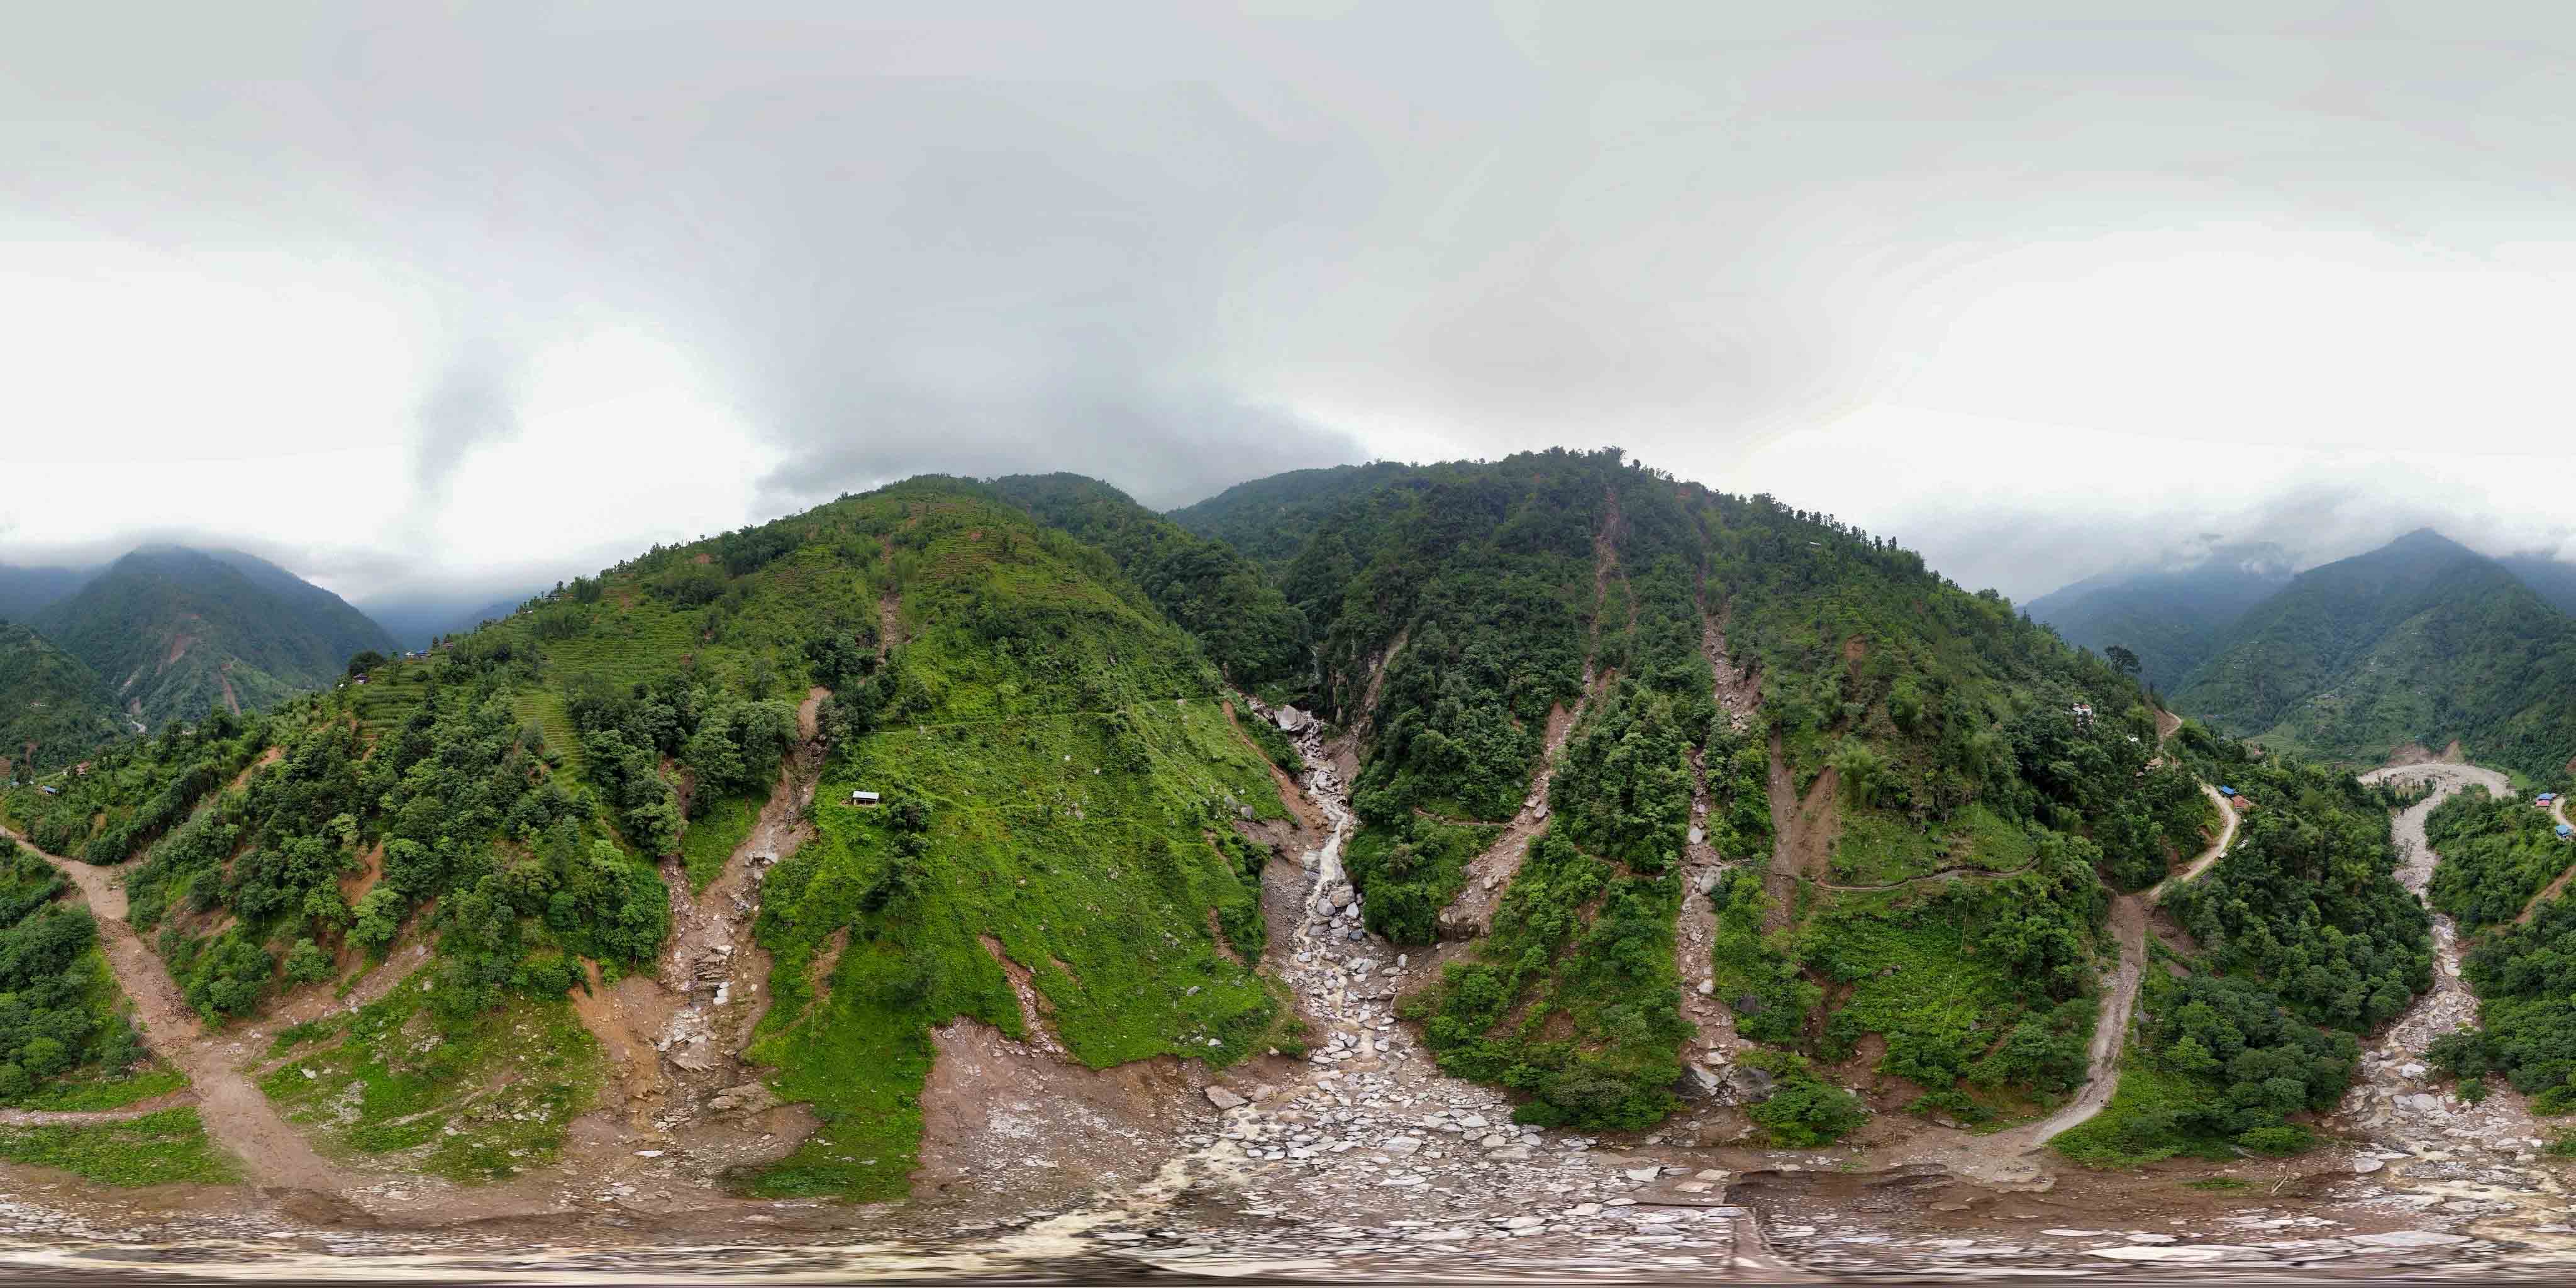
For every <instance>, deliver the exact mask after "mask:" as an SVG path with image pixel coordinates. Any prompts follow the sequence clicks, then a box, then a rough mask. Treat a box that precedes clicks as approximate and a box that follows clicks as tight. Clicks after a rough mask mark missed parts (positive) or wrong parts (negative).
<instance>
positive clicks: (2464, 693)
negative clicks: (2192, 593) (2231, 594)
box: [2173, 528, 2576, 775]
mask: <svg viewBox="0 0 2576 1288" xmlns="http://www.w3.org/2000/svg"><path fill="white" fill-rule="evenodd" d="M2218 643H2219V647H2218V648H2217V649H2215V650H2214V651H2213V653H2212V654H2211V656H2210V657H2209V659H2208V660H2207V661H2205V662H2203V663H2202V664H2201V665H2200V666H2199V667H2198V668H2196V669H2195V670H2194V671H2193V672H2192V673H2191V674H2190V676H2189V677H2188V679H2187V680H2186V682H2185V683H2184V684H2182V685H2181V686H2180V687H2179V688H2178V689H2177V690H2176V691H2175V693H2174V695H2173V705H2174V708H2175V709H2176V710H2178V711H2180V712H2182V713H2184V714H2186V715H2192V716H2198V717H2201V718H2204V719H2207V720H2209V721H2211V722H2212V723H2215V724H2218V725H2221V726H2223V727H2225V728H2228V729H2231V730H2233V731H2235V732H2238V733H2244V734H2250V735H2256V736H2259V737H2262V738H2263V739H2265V740H2266V741H2269V742H2274V743H2278V744H2281V745H2285V746H2289V747H2293V748H2295V749H2298V750H2302V751H2305V752H2309V753H2311V754H2316V755H2322V756H2328V757H2332V758H2335V759H2341V760H2375V759H2378V758H2380V757H2383V756H2385V755H2386V754H2387V753H2388V752H2389V751H2390V750H2392V749H2394V748H2395V747H2397V746H2400V745H2402V744H2405V743H2408V742H2421V743H2424V744H2427V745H2430V746H2440V745H2442V744H2444V743H2446V742H2448V741H2450V740H2452V739H2454V738H2456V739H2460V740H2463V741H2465V742H2466V743H2467V744H2468V745H2469V747H2470V749H2471V751H2472V754H2474V755H2476V756H2478V757H2479V758H2481V759H2484V760H2488V761H2491V762H2494V763H2499V764H2504V765H2508V766H2511V767H2514V768H2517V769H2521V770H2523V771H2524V772H2527V773H2531V774H2534V775H2543V774H2549V773H2553V772H2556V771H2558V770H2559V769H2560V768H2561V767H2563V766H2564V765H2565V764H2566V763H2567V761H2568V759H2569V757H2570V756H2571V754H2576V701H2571V698H2576V618H2570V617H2569V616H2568V615H2567V614H2565V613H2563V612H2560V611H2559V610H2558V609H2556V608H2554V607H2552V606H2551V605H2550V604H2549V603H2548V602H2547V601H2546V600H2544V599H2543V598H2542V597H2541V596H2540V595H2539V594H2538V593H2537V592H2535V591H2534V590H2533V589H2532V588H2531V587H2530V586H2529V585H2526V584H2525V583H2524V582H2523V581H2522V580H2521V579H2520V578H2519V577H2517V576H2516V575H2515V574H2514V572H2513V571H2512V570H2511V569H2510V568H2508V567H2506V566H2505V565H2504V564H2502V563H2500V562H2499V561H2497V560H2494V559H2490V558H2488V557H2487V556H2485V555H2481V554H2479V553H2477V552H2476V551H2474V550H2471V549H2469V548H2467V547H2466V546H2462V545H2460V544H2459V543H2458V542H2455V541H2452V540H2451V539H2449V538H2447V537H2444V536H2442V535H2441V534H2440V533H2437V532H2434V531H2432V530H2431V529H2429V528H2428V529H2422V530H2419V531H2416V532H2412V533H2409V534H2407V535H2406V536H2403V537H2400V538H2398V539H2397V540H2395V541H2392V542H2390V543H2389V544H2387V545H2386V546H2383V547H2381V548H2379V549H2377V550H2374V551H2371V552H2369V553H2367V554H2362V555H2356V556H2354V557H2352V558H2350V559H2343V560H2338V561H2336V562H2334V563H2330V564H2324V565H2321V566H2319V567H2316V568H2311V569H2309V570H2308V571H2306V572H2303V573H2300V574H2299V575H2298V576H2297V577H2295V578H2293V579H2292V580H2291V582H2290V583H2289V584H2288V585H2287V586H2285V587H2283V588H2282V589H2281V590H2280V591H2279V592H2278V593H2277V594H2275V595H2273V596H2271V597H2270V598H2268V599H2266V600H2265V601H2263V602H2262V603H2261V604H2259V605H2257V606H2256V607H2254V608H2253V609H2251V610H2249V611H2247V612H2246V613H2245V614H2244V615H2243V616H2242V618H2241V619H2239V620H2238V621H2237V622H2236V623H2235V624H2234V625H2233V626H2232V627H2230V628H2228V629H2227V631H2226V632H2225V633H2224V634H2223V635H2222V637H2221V638H2220V640H2219V641H2218Z"/></svg>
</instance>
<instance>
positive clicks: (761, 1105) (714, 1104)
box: [707, 1082, 780, 1114]
mask: <svg viewBox="0 0 2576 1288" xmlns="http://www.w3.org/2000/svg"><path fill="white" fill-rule="evenodd" d="M779 1103H780V1101H779V1099H778V1093H777V1092H775V1091H771V1090H770V1089H769V1088H768V1086H767V1085H765V1084H762V1083H758V1082H746V1083H744V1084H742V1085H741V1086H739V1087H727V1088H725V1089H724V1090H722V1091H719V1092H717V1093H716V1094H715V1095H714V1097H713V1098H711V1099H709V1100H708V1101H707V1108H709V1109H712V1110H714V1111H715V1112H717V1113H720V1114H757V1113H762V1112H764V1111H767V1110H771V1109H775V1108H777V1107H778V1105H779Z"/></svg>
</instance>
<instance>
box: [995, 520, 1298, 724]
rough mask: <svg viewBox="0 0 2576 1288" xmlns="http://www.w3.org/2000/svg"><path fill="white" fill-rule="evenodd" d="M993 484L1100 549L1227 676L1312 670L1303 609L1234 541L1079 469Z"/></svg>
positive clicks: (1274, 681) (1280, 677)
mask: <svg viewBox="0 0 2576 1288" xmlns="http://www.w3.org/2000/svg"><path fill="white" fill-rule="evenodd" d="M991 486H992V488H993V489H994V490H995V491H996V492H998V493H999V494H1000V495H1001V496H1002V498H1003V499H1004V500H1007V501H1009V502H1010V503H1012V504H1013V505H1017V506H1019V507H1020V508H1022V509H1025V510H1027V511H1028V512H1029V513H1031V514H1033V515H1036V516H1037V517H1038V519H1039V521H1040V522H1043V523H1045V524H1047V525H1048V526H1050V527H1053V528H1058V529H1061V530H1062V531H1064V532H1066V533H1068V534H1070V535H1071V536H1072V537H1073V538H1074V539H1075V540H1077V541H1081V542H1083V543H1085V544H1088V545H1093V546H1097V547H1099V548H1100V549H1102V550H1104V551H1106V552H1108V554H1109V557H1110V558H1112V559H1114V560H1116V561H1117V562H1118V570H1119V571H1120V572H1121V573H1122V574H1124V575H1125V576H1126V577H1127V579H1128V580H1130V581H1132V582H1134V583H1135V584H1136V585H1137V586H1138V587H1140V588H1142V589H1143V590H1144V592H1145V594H1146V597H1147V598H1149V599H1151V600H1153V601H1154V605H1155V607H1157V608H1159V609H1161V610H1162V611H1163V612H1164V613H1165V614H1166V615H1168V616H1169V617H1170V618H1171V619H1172V621H1173V622H1175V623H1177V624H1178V625H1179V626H1180V627H1181V629H1183V630H1186V631H1188V632H1189V633H1190V634H1191V635H1193V636H1195V637H1196V638H1197V639H1198V641H1199V644H1200V646H1201V647H1202V648H1204V649H1206V650H1207V654H1208V656H1209V658H1211V659H1212V660H1214V661H1215V662H1216V664H1217V665H1218V666H1219V667H1221V668H1223V669H1224V671H1225V673H1226V675H1227V676H1229V677H1231V678H1232V679H1233V680H1234V682H1235V683H1237V684H1239V685H1242V686H1243V687H1245V688H1247V689H1276V688H1278V687H1280V686H1283V685H1287V686H1302V685H1303V684H1304V683H1306V682H1307V681H1308V680H1309V679H1310V678H1311V673H1312V671H1313V669H1314V667H1313V663H1312V661H1311V659H1310V658H1309V656H1308V652H1307V647H1306V622H1305V618H1304V617H1303V616H1301V615H1299V614H1298V613H1297V611H1296V610H1294V609H1292V608H1290V607H1289V606H1288V601H1287V598H1286V597H1285V596H1283V595H1281V594H1280V593H1279V588H1278V587H1277V586H1276V585H1274V584H1273V583H1272V582H1271V581H1270V580H1269V579H1268V578H1266V577H1264V576H1262V574H1261V572H1260V570H1259V569H1257V568H1255V567H1254V566H1253V565H1252V564H1251V563H1250V562H1249V561H1248V560H1247V559H1246V558H1245V557H1244V556H1243V555H1241V554H1239V553H1237V552H1236V551H1235V550H1234V549H1233V548H1232V547H1229V546H1226V545H1224V544H1222V543H1221V542H1217V541H1214V540H1210V539H1209V538H1206V537H1202V536H1198V535H1196V534H1193V533H1192V532H1190V531H1189V530H1188V529H1186V528H1183V527H1181V526H1180V525H1179V524H1177V523H1175V522H1173V521H1172V520H1170V519H1167V518H1165V517H1163V516H1162V515H1159V514H1156V513H1154V512H1153V511H1151V510H1148V509H1146V508H1145V507H1143V506H1141V505H1138V504H1136V503H1135V502H1134V501H1133V500H1130V499H1129V498H1128V496H1127V494H1126V493H1124V492H1121V491H1119V490H1118V489H1116V488H1114V487H1111V486H1109V485H1108V484H1106V483H1103V482H1100V481H1099V480H1097V479H1087V478H1084V477H1082V476H1081V475H1078V474H1015V475H1012V476H1010V477H1008V478H999V479H995V480H993V481H992V484H991Z"/></svg>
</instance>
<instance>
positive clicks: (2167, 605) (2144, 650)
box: [2025, 543, 2290, 691]
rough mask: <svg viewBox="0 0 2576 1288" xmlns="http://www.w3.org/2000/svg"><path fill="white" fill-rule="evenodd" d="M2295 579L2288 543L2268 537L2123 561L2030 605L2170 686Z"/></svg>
mask: <svg viewBox="0 0 2576 1288" xmlns="http://www.w3.org/2000/svg"><path fill="white" fill-rule="evenodd" d="M2289 583H2290V559H2289V554H2288V552H2287V551H2284V550H2282V549H2281V548H2280V547H2279V546H2276V545H2272V544H2270V543H2241V544H2236V545H2227V546H2220V547H2217V548H2215V549H2213V550H2211V551H2210V552H2209V553H2208V555H2207V556H2205V557H2204V558H2202V559H2201V560H2200V561H2199V562H2198V563H2196V564H2193V565H2192V566H2189V567H2186V568H2181V569H2173V570H2163V569H2159V570H2155V571H2148V572H2139V571H2136V570H2134V569H2121V570H2117V571H2113V572H2107V573H2101V574H2097V575H2095V576H2092V577H2088V578H2085V579H2084V580H2082V581H2079V582H2076V583H2074V584H2073V585H2070V586H2066V587H2063V588H2061V589H2059V590H2055V591H2052V592H2050V593H2048V594H2045V595H2042V596H2040V597H2039V598H2037V599H2034V600H2032V601H2030V603H2029V604H2027V605H2025V609H2026V611H2027V612H2029V614H2030V615H2031V617H2032V618H2034V619H2035V620H2038V621H2041V622H2045V623H2047V624H2048V625H2049V626H2051V627H2054V628H2055V629H2056V631H2057V633H2058V635H2059V636H2061V637H2062V638H2064V639H2065V640H2066V642H2067V643H2069V644H2073V645H2076V646H2078V647H2081V648H2089V649H2091V650H2093V651H2094V652H2096V653H2100V652H2102V651H2104V650H2106V649H2108V648H2111V647H2113V646H2115V645H2116V646H2119V647H2122V648H2126V649H2128V650H2129V651H2130V652H2132V653H2135V654H2137V656H2138V661H2139V663H2140V667H2139V678H2140V679H2142V680H2144V681H2145V682H2146V683H2147V684H2148V686H2149V687H2151V688H2154V689H2157V690H2160V691H2162V690H2169V689H2173V688H2175V687H2177V686H2179V685H2181V684H2182V683H2183V681H2184V679H2185V678H2186V677H2187V676H2189V675H2190V674H2191V672H2192V670H2193V669H2194V668H2196V667H2198V666H2199V665H2200V664H2201V663H2202V662H2204V661H2207V660H2208V659H2209V657H2210V655H2211V654H2212V653H2214V652H2215V651H2216V650H2217V647H2218V645H2219V642H2220V639H2221V637H2222V635H2223V634H2224V633H2225V632H2226V630H2227V628H2229V627H2231V626H2233V625H2235V624H2236V621H2237V619H2239V618H2241V617H2243V616H2244V615H2245V613H2246V612H2247V611H2248V610H2250V609H2252V608H2253V607H2254V606H2255V605H2257V604H2259V603H2262V602H2263V601H2264V600H2265V599H2267V598H2269V597H2270V596H2271V595H2272V594H2273V593H2274V592H2275V591H2278V590H2279V589H2281V588H2282V587H2283V586H2286V585H2288V584H2289Z"/></svg>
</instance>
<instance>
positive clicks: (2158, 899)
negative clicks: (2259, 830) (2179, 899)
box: [2147, 783, 2237, 904]
mask: <svg viewBox="0 0 2576 1288" xmlns="http://www.w3.org/2000/svg"><path fill="white" fill-rule="evenodd" d="M2200 790H2201V793H2202V794H2203V795H2205V796H2207V797H2209V803H2210V804H2212V805H2215V806H2217V807H2218V819H2219V823H2218V839H2217V840H2215V841H2212V842H2210V845H2209V848H2208V849H2206V850H2203V851H2201V852H2200V857H2199V858H2196V859H2193V860H2192V861H2191V862H2190V864H2188V865H2187V866H2185V867H2184V868H2183V870H2182V871H2180V872H2177V873H2175V874H2173V875H2172V876H2169V877H2166V878H2165V879H2164V880H2162V881H2159V882H2157V883H2156V884H2155V888H2154V889H2152V890H2149V891H2147V902H2148V903H2149V904H2157V903H2162V902H2164V897H2165V891H2166V890H2168V889H2170V888H2172V887H2174V886H2178V885H2183V884H2186V883H2188V882H2190V881H2192V880H2194V879H2195V878H2197V877H2199V876H2200V874H2201V873H2203V872H2207V871H2209V865H2210V864H2213V863H2216V862H2218V859H2219V856H2220V855H2223V854H2225V853H2227V847H2228V846H2231V845H2234V844H2236V823H2237V815H2236V806H2235V805H2234V804H2233V803H2231V802H2230V801H2229V800H2228V799H2227V798H2226V797H2224V796H2221V795H2219V794H2218V789H2217V788H2215V787H2212V786H2210V785H2209V784H2207V783H2202V784H2201V785H2200Z"/></svg>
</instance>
